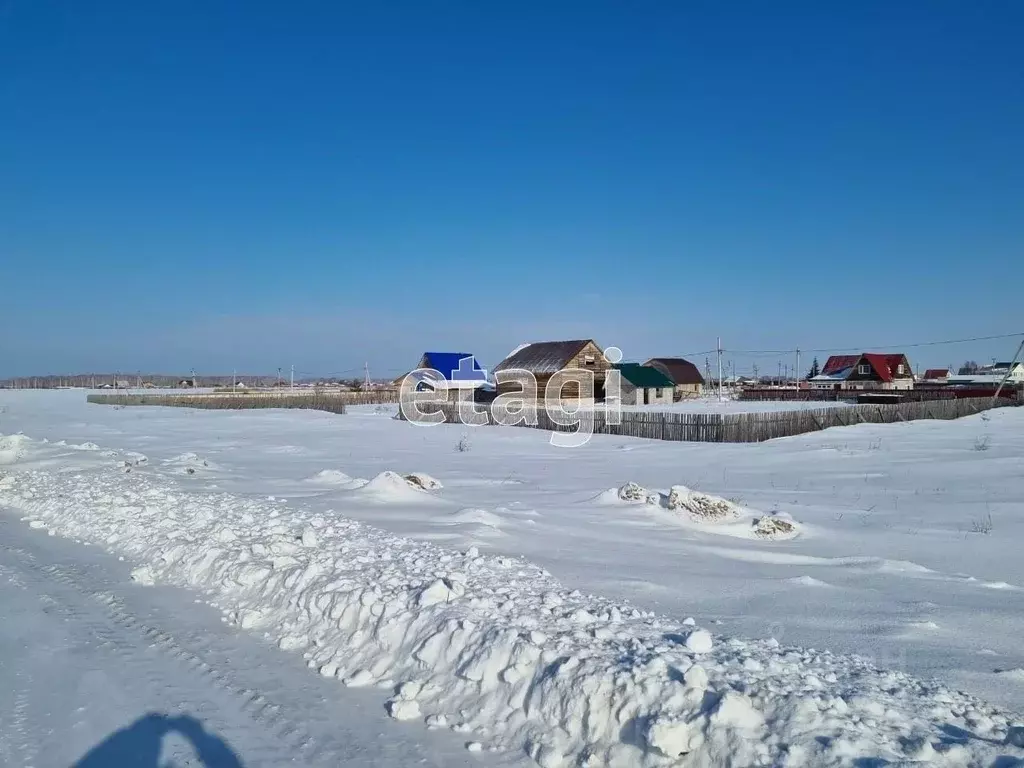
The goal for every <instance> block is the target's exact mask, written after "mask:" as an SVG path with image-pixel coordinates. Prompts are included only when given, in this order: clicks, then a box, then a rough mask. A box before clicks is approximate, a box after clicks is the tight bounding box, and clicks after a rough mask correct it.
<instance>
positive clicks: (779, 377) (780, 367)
mask: <svg viewBox="0 0 1024 768" xmlns="http://www.w3.org/2000/svg"><path fill="white" fill-rule="evenodd" d="M776 381H777V382H778V384H779V385H780V386H781V385H782V361H781V360H779V375H778V377H777V378H776Z"/></svg>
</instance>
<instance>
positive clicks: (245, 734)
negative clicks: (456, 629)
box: [0, 510, 487, 768]
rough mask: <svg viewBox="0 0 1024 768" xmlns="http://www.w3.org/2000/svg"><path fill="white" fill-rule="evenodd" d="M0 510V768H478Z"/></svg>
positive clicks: (186, 604) (371, 699)
mask: <svg viewBox="0 0 1024 768" xmlns="http://www.w3.org/2000/svg"><path fill="white" fill-rule="evenodd" d="M3 512H4V514H2V515H0V604H2V606H3V611H4V613H3V616H4V621H3V622H2V623H0V765H4V766H24V767H25V768H30V767H31V768H51V767H53V768H57V767H58V766H60V767H62V768H63V767H65V766H72V765H73V766H75V767H76V768H100V766H103V767H104V768H116V767H118V766H132V767H133V768H149V767H150V766H152V767H153V768H156V766H157V765H161V766H164V765H173V766H176V767H177V768H185V766H189V767H199V766H203V767H204V768H239V767H241V766H244V767H245V768H258V767H259V766H281V765H302V766H327V765H330V766H338V765H360V766H383V765H387V766H398V765H428V766H429V765H437V766H440V765H444V766H459V765H470V764H472V765H475V766H479V765H481V764H487V757H483V761H481V757H482V756H479V755H477V756H474V757H473V758H470V757H469V756H467V754H466V753H465V751H464V750H463V747H462V741H460V740H458V739H454V738H452V737H451V735H448V734H436V733H430V732H426V731H424V730H422V729H419V728H417V729H410V728H409V727H407V726H401V725H399V724H396V723H394V722H392V721H389V720H388V719H387V718H386V717H385V716H384V715H383V705H382V702H383V699H384V696H383V695H382V694H375V693H373V692H366V691H352V690H346V689H344V688H342V687H341V686H339V685H337V683H336V682H333V683H332V682H330V681H326V680H323V679H322V678H320V677H318V676H316V675H313V674H310V672H309V670H308V669H306V667H305V665H304V664H303V663H302V661H301V659H299V658H295V657H292V656H288V655H286V654H282V653H281V652H280V651H278V650H276V649H273V648H270V647H268V646H266V645H265V644H263V643H261V642H259V641H258V640H257V639H255V638H253V637H251V636H249V635H247V634H244V633H239V632H236V631H233V630H231V629H229V628H228V627H226V626H225V625H224V624H223V623H222V622H221V619H220V615H219V614H218V613H217V612H216V611H214V610H213V609H211V608H209V607H208V606H206V605H202V604H198V603H196V602H194V597H193V596H192V595H190V594H189V593H188V592H186V591H184V590H179V589H175V588H164V587H150V588H143V587H140V586H138V585H136V584H133V583H131V582H130V580H129V576H128V567H127V566H126V565H125V564H124V563H121V562H119V561H118V560H117V559H116V558H114V557H112V556H110V555H107V554H105V553H102V552H100V551H99V550H97V549H96V548H86V547H83V546H81V545H79V544H75V543H73V542H69V541H66V540H63V539H59V538H56V537H50V536H47V535H46V534H45V532H40V531H32V530H29V529H28V528H26V527H25V525H24V524H23V523H19V522H18V521H17V517H15V516H11V515H10V514H8V513H7V512H8V511H7V510H3Z"/></svg>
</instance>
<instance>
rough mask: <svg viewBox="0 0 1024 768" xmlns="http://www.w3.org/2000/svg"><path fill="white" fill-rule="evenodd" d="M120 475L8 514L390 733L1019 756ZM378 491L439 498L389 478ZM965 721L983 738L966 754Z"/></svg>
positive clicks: (329, 529) (783, 671)
mask: <svg viewBox="0 0 1024 768" xmlns="http://www.w3.org/2000/svg"><path fill="white" fill-rule="evenodd" d="M33 450H38V451H43V450H53V449H49V448H38V449H37V448H33ZM114 469H115V468H114V467H112V463H111V462H107V463H104V464H97V467H96V469H95V470H90V471H87V472H78V473H75V474H70V473H65V474H61V473H57V472H51V471H47V470H34V471H33V470H26V471H22V472H19V473H17V474H15V475H13V478H14V480H13V482H11V478H7V480H8V482H5V483H4V487H3V488H0V505H3V506H8V507H11V508H14V509H17V510H20V511H21V512H22V513H23V514H25V515H26V516H27V518H28V519H29V520H30V522H31V524H33V525H35V526H36V527H45V528H46V529H48V530H49V531H51V532H55V533H59V534H61V535H65V536H69V537H73V538H77V539H83V540H87V541H92V542H97V543H101V544H104V545H105V546H108V547H111V548H113V549H115V550H117V551H120V552H122V553H124V554H126V555H128V556H129V557H131V558H132V559H134V560H136V561H137V562H142V563H146V565H144V566H142V567H141V568H137V569H136V571H135V572H134V573H135V576H136V578H137V579H139V580H140V581H142V582H144V583H150V582H157V581H161V582H171V583H176V584H181V585H189V586H192V587H195V588H199V589H202V590H204V591H206V593H207V594H208V595H211V596H212V599H213V600H214V602H215V603H216V604H217V605H218V606H219V607H221V609H222V610H223V611H224V612H225V614H226V615H227V616H228V617H229V619H230V620H231V621H233V622H234V623H236V624H238V625H240V626H242V627H244V628H248V629H254V630H261V631H263V632H265V633H266V634H267V635H268V636H269V637H271V638H273V639H274V640H275V641H276V642H277V643H278V644H279V645H280V647H281V648H283V649H285V650H290V651H295V652H300V651H301V652H303V653H304V654H305V656H306V658H307V659H308V660H309V664H310V666H311V667H314V668H316V669H317V670H318V671H319V672H320V674H322V675H325V676H329V677H336V678H339V679H340V680H341V681H343V682H344V683H345V684H347V685H351V686H365V685H376V686H381V687H387V688H388V689H390V690H392V692H393V695H392V697H391V698H390V699H389V700H388V703H387V711H388V712H389V713H390V714H391V716H392V717H395V718H397V719H402V720H414V719H421V718H422V719H423V721H424V722H425V724H427V725H428V726H431V727H447V728H451V729H453V730H455V731H457V732H459V733H464V734H472V735H473V737H474V741H472V742H470V743H471V744H472V745H474V746H473V747H472V748H473V749H476V750H479V749H482V748H483V744H488V745H489V746H494V747H498V748H506V749H515V748H522V749H525V750H526V752H527V753H528V754H529V755H530V756H531V757H532V758H533V759H534V760H535V761H536V762H537V763H538V764H540V765H541V766H543V767H544V768H557V767H558V766H566V767H568V766H570V765H581V766H622V767H624V766H640V767H641V768H643V767H645V766H647V767H654V766H657V767H659V768H660V767H662V766H665V767H667V766H672V765H680V759H681V756H685V764H686V765H692V766H736V767H737V768H738V767H739V766H754V765H763V766H767V765H785V766H794V767H795V766H807V767H808V768H810V767H812V766H813V767H817V766H851V767H852V766H860V765H868V764H878V765H882V764H886V763H895V764H903V763H906V762H908V761H914V760H921V759H930V760H932V761H933V762H934V763H936V764H939V765H961V766H968V765H991V764H993V763H994V761H996V759H997V758H1000V757H1003V756H1007V757H1009V758H1010V759H1012V758H1013V757H1024V752H1022V751H1021V750H1020V749H1018V748H1017V747H1016V746H1014V744H1015V743H1016V742H1015V741H1014V740H1015V739H1017V738H1018V735H1019V733H1020V730H1019V729H1020V727H1021V726H1024V722H1021V721H1019V720H1017V719H1016V718H1014V717H1012V716H1008V715H1007V714H1006V713H1003V712H1001V711H999V710H997V709H994V708H992V707H989V706H987V705H985V704H983V703H982V702H980V701H978V700H976V699H974V698H973V697H970V696H967V695H965V694H961V693H957V692H954V691H950V690H948V689H946V688H945V687H943V686H941V685H937V684H929V683H922V682H918V681H915V680H913V679H911V678H909V677H908V676H906V675H904V674H902V673H899V672H881V671H878V670H877V669H875V668H874V667H873V666H872V665H871V663H870V662H868V661H866V660H863V659H859V658H855V657H841V656H834V655H832V654H829V653H823V652H818V651H811V650H800V649H796V648H781V647H779V645H778V643H777V642H775V641H773V640H769V641H762V642H746V641H741V640H728V641H721V640H718V641H716V640H715V639H714V638H713V637H712V636H711V634H710V633H709V632H708V631H707V630H704V629H701V628H699V627H697V626H696V624H695V622H694V621H692V620H686V621H683V622H677V621H671V620H669V619H666V618H663V617H659V616H655V615H654V614H651V613H645V612H643V611H639V610H636V609H634V608H631V607H629V606H627V605H623V604H617V603H614V602H609V601H606V600H602V599H599V598H596V597H591V596H587V595H582V594H580V593H579V592H575V591H571V592H570V591H568V590H566V589H565V588H563V587H562V586H561V585H560V584H559V583H558V582H557V581H555V579H554V578H553V577H552V576H551V575H550V574H548V573H547V572H546V571H544V570H542V569H540V568H538V567H536V566H534V565H531V564H529V563H526V562H524V561H522V560H519V559H512V558H508V557H484V556H481V555H480V553H479V551H477V550H476V549H475V548H470V549H469V550H468V551H466V552H461V553H460V552H453V551H447V550H444V549H440V548H438V547H436V546H433V545H430V544H426V543H420V542H414V541H411V540H408V539H402V538H400V537H396V536H393V535H391V534H388V533H385V532H383V531H379V530H376V529H374V528H371V527H368V526H364V525H362V524H359V523H356V522H353V521H349V520H344V519H335V518H330V519H326V518H324V517H321V516H318V515H316V514H314V513H311V512H308V511H305V510H302V509H288V508H282V507H281V506H280V505H276V504H269V503H268V502H266V501H264V500H258V499H254V498H243V497H236V496H232V495H229V494H216V495H213V494H203V493H195V492H186V491H183V490H179V488H180V487H181V486H180V485H175V483H174V481H173V480H171V479H170V478H167V477H159V476H152V475H145V474H143V475H140V474H138V473H134V474H130V475H126V474H124V473H122V472H117V471H113V470H114ZM178 482H179V483H180V481H178ZM370 486H373V487H374V489H375V490H374V492H384V491H386V492H388V493H391V492H394V491H395V489H397V488H402V487H404V491H403V492H404V493H406V494H418V495H421V496H423V497H427V494H426V493H425V492H424V491H422V490H415V489H413V488H412V487H411V486H410V485H409V483H408V482H407V481H406V480H405V479H404V478H403V477H402V476H400V475H397V474H395V473H383V474H382V475H379V476H378V477H377V478H374V480H373V481H371V482H370V483H369V484H368V485H367V488H369V487H370ZM950 727H953V728H956V729H960V730H962V731H964V732H966V733H967V734H968V735H969V738H965V739H964V740H963V743H962V744H952V743H950V740H949V739H948V738H946V734H947V733H948V729H949V728H950ZM1015 734H1016V735H1015ZM999 764H1001V765H1002V764H1006V765H1010V764H1011V763H1008V762H1005V760H1004V761H1003V762H1000V763H999Z"/></svg>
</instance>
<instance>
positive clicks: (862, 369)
mask: <svg viewBox="0 0 1024 768" xmlns="http://www.w3.org/2000/svg"><path fill="white" fill-rule="evenodd" d="M857 373H859V374H860V375H861V376H867V375H868V374H869V373H871V366H870V365H866V364H863V363H862V364H861V365H858V366H857Z"/></svg>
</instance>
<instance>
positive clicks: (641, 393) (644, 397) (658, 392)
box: [613, 363, 675, 405]
mask: <svg viewBox="0 0 1024 768" xmlns="http://www.w3.org/2000/svg"><path fill="white" fill-rule="evenodd" d="M613 367H614V368H615V370H617V371H618V372H619V381H620V384H619V392H620V396H621V402H622V404H623V405H666V404H671V403H672V399H673V393H674V391H675V384H673V383H672V379H670V378H669V377H668V376H666V375H665V374H664V373H662V372H661V371H659V370H658V369H657V368H652V367H650V366H646V365H640V364H639V363H619V364H617V365H615V366H613Z"/></svg>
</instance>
